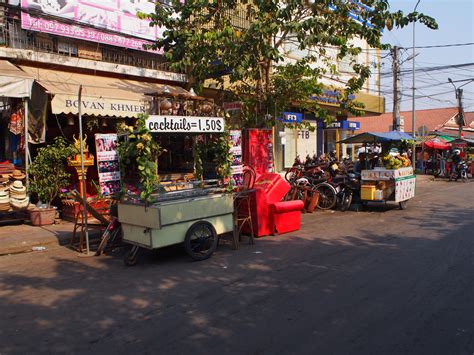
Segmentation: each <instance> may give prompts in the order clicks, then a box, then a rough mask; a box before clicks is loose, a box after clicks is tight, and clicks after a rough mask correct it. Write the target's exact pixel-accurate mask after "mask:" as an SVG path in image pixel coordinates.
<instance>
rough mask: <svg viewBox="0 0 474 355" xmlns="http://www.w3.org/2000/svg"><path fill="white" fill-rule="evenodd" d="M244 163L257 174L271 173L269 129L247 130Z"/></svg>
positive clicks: (271, 159)
mask: <svg viewBox="0 0 474 355" xmlns="http://www.w3.org/2000/svg"><path fill="white" fill-rule="evenodd" d="M243 155H244V162H245V164H247V165H250V166H252V167H253V168H254V169H255V171H256V172H257V173H259V174H264V173H269V172H272V171H273V139H272V130H271V129H254V128H251V129H247V130H245V140H244V154H243Z"/></svg>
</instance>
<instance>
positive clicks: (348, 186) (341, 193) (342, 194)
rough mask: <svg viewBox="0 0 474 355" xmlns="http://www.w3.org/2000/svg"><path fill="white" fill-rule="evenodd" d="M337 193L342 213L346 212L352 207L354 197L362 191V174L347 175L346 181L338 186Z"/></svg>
mask: <svg viewBox="0 0 474 355" xmlns="http://www.w3.org/2000/svg"><path fill="white" fill-rule="evenodd" d="M336 191H337V199H338V203H339V206H340V209H341V212H345V211H347V210H348V209H349V207H350V206H351V203H352V199H353V197H354V195H356V194H358V193H359V191H360V174H358V173H347V175H346V176H345V178H344V180H342V181H340V182H339V183H338V185H337V186H336Z"/></svg>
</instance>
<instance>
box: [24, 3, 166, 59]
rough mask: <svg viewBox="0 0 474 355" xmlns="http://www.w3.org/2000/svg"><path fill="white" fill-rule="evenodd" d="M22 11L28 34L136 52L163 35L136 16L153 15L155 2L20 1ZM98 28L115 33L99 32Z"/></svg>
mask: <svg viewBox="0 0 474 355" xmlns="http://www.w3.org/2000/svg"><path fill="white" fill-rule="evenodd" d="M21 8H22V9H23V10H24V11H25V12H22V14H21V23H22V28H24V29H27V30H31V31H39V32H46V33H51V34H55V35H60V36H66V37H71V38H77V39H83V40H87V41H92V42H99V43H104V44H110V45H113V46H119V47H125V48H131V49H139V50H143V45H144V44H150V43H151V42H153V41H155V40H156V39H157V38H160V37H161V36H162V34H163V30H162V29H161V28H157V27H155V26H151V27H150V21H148V20H142V19H140V18H138V17H137V12H142V13H152V12H154V11H155V1H154V0H140V1H137V0H101V1H97V0H62V1H57V0H21ZM43 15H47V16H46V17H47V18H44V17H43ZM52 16H54V17H53V18H54V19H53V18H51V17H52ZM55 19H58V20H59V21H61V19H65V20H67V21H66V22H69V23H63V22H59V21H56V20H55ZM71 21H73V23H77V25H75V24H71V23H70V22H71ZM89 26H92V28H91V27H89ZM96 28H99V30H97V29H96ZM101 28H103V29H105V30H109V31H112V32H117V34H111V33H107V32H102V31H100V29H101ZM121 34H123V35H130V36H133V37H136V38H128V37H125V36H122V35H121Z"/></svg>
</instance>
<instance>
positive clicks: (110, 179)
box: [95, 133, 121, 195]
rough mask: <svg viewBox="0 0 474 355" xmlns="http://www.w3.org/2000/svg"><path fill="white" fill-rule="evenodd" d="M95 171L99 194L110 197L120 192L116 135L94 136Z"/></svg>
mask: <svg viewBox="0 0 474 355" xmlns="http://www.w3.org/2000/svg"><path fill="white" fill-rule="evenodd" d="M95 148H96V154H97V159H96V161H97V171H98V173H99V184H100V192H101V193H102V194H103V195H110V194H113V193H115V192H118V191H120V187H121V186H120V167H119V159H118V154H117V135H116V134H114V133H110V134H96V135H95Z"/></svg>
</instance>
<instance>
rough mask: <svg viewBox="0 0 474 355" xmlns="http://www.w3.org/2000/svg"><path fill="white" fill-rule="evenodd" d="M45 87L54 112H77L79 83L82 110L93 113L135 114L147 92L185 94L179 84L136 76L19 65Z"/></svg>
mask: <svg viewBox="0 0 474 355" xmlns="http://www.w3.org/2000/svg"><path fill="white" fill-rule="evenodd" d="M21 69H23V70H24V71H25V72H26V73H28V74H29V75H31V76H32V77H33V78H34V79H35V80H36V81H37V82H38V83H39V84H40V85H41V86H43V87H44V88H45V89H46V91H47V92H48V93H49V94H51V95H53V99H52V100H51V108H52V112H53V113H54V114H59V113H72V114H77V113H78V106H79V105H78V91H79V85H82V100H81V101H82V108H81V109H82V113H83V114H85V115H95V116H116V117H136V116H137V115H138V114H140V113H145V112H146V110H147V106H148V102H149V101H150V100H151V98H150V97H149V96H148V95H153V94H156V93H163V92H169V93H171V94H174V95H180V94H181V95H186V94H188V92H187V91H186V90H184V89H183V88H180V87H177V86H171V85H165V84H158V83H150V82H144V81H137V80H128V79H118V78H110V77H104V76H99V75H88V74H78V73H71V72H65V71H58V70H51V69H42V68H33V67H28V66H21Z"/></svg>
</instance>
